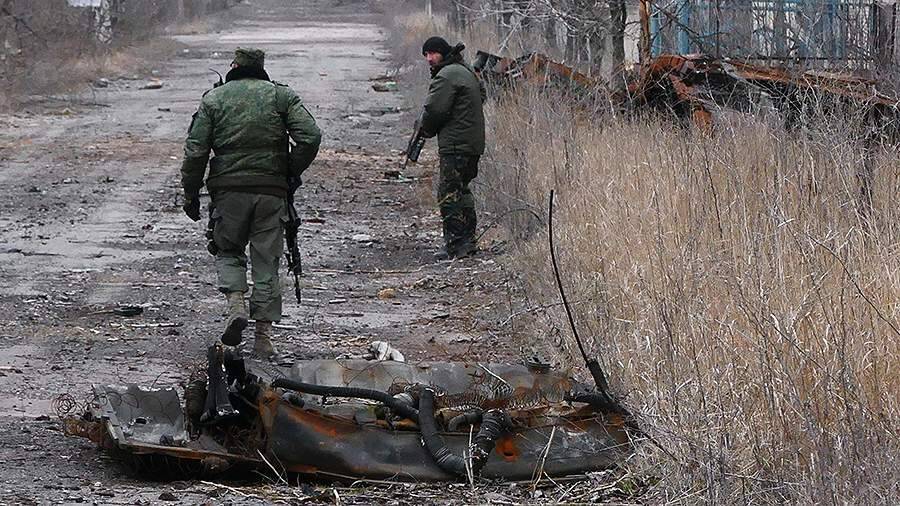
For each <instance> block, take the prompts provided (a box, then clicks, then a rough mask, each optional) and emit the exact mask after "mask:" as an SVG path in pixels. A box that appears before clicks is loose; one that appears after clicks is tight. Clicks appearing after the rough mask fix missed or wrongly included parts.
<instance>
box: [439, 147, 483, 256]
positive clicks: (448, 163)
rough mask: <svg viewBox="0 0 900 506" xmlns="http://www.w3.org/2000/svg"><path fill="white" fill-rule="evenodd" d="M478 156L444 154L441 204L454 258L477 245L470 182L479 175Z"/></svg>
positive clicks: (449, 246)
mask: <svg viewBox="0 0 900 506" xmlns="http://www.w3.org/2000/svg"><path fill="white" fill-rule="evenodd" d="M478 159H479V158H478V157H477V156H466V155H441V166H440V171H441V173H440V179H439V180H438V205H439V206H440V209H441V218H442V219H443V222H444V223H443V224H444V242H445V244H446V247H447V254H448V255H450V256H451V257H455V256H459V255H464V254H467V253H469V252H470V251H471V249H473V248H474V247H475V226H476V225H477V224H478V222H477V217H476V215H475V199H474V197H473V196H472V190H470V189H469V183H470V182H471V181H472V179H474V178H475V177H476V176H477V175H478Z"/></svg>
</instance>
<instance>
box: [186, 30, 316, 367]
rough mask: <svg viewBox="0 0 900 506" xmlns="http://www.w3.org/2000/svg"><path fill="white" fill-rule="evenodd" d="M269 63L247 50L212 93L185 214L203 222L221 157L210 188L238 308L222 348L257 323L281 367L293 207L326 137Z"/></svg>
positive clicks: (203, 114)
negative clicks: (205, 195) (283, 270)
mask: <svg viewBox="0 0 900 506" xmlns="http://www.w3.org/2000/svg"><path fill="white" fill-rule="evenodd" d="M264 61H265V54H264V53H263V52H262V51H260V50H257V49H241V48H238V50H237V51H236V52H235V57H234V62H232V65H231V70H230V71H229V72H228V74H227V76H226V78H225V83H224V84H223V85H221V86H218V87H216V88H214V89H212V90H210V91H208V92H207V93H206V94H204V96H203V99H202V100H201V102H200V107H199V109H198V110H197V112H196V113H195V114H194V119H193V121H192V122H191V126H190V129H189V132H188V138H187V141H186V142H185V145H184V162H183V163H182V166H181V184H182V186H183V188H184V195H185V204H184V211H185V213H186V214H187V215H188V216H189V217H190V218H191V219H192V220H194V221H197V220H199V219H200V200H199V194H200V189H201V188H202V187H203V185H204V174H205V172H206V164H207V161H208V160H209V155H210V151H212V152H213V155H214V156H213V158H212V160H209V175H208V176H207V177H206V181H205V184H206V188H207V189H208V190H209V193H210V195H211V196H212V204H211V205H210V222H211V227H212V240H213V242H214V244H213V245H212V246H211V251H216V250H217V251H216V252H215V255H216V272H217V274H218V288H219V291H220V292H222V293H224V294H225V296H226V301H227V305H228V320H227V322H226V325H225V331H224V332H223V334H222V342H223V343H225V344H227V345H230V346H234V345H237V344H239V343H240V342H241V339H242V332H243V330H244V328H246V326H247V323H248V317H249V318H254V319H256V329H255V341H254V346H253V349H254V352H255V353H256V355H257V356H260V357H263V358H272V357H273V356H275V349H274V347H273V345H272V322H277V321H278V320H280V319H281V283H280V279H279V277H278V267H279V263H280V260H281V255H282V251H283V247H284V245H283V242H284V239H283V238H284V236H283V229H282V225H283V223H284V221H285V220H286V219H287V207H286V204H287V200H286V199H287V196H288V195H289V193H291V194H292V193H293V192H294V191H295V190H296V189H297V187H298V186H299V185H300V174H301V173H302V172H303V171H304V170H305V169H306V168H307V167H309V165H310V163H312V161H313V159H315V157H316V153H317V152H318V149H319V141H320V140H321V133H320V132H319V128H318V127H317V126H316V122H315V120H314V119H313V117H312V115H310V113H309V111H307V110H306V108H305V107H304V106H303V103H302V102H301V101H300V97H298V96H297V94H296V93H295V92H294V91H293V90H292V89H291V88H289V87H287V86H285V85H282V84H278V83H275V82H273V81H271V80H270V79H269V76H268V75H267V74H266V72H265V70H264V68H263V64H264ZM289 139H290V140H292V141H293V143H294V146H293V148H292V149H289V147H288V146H289ZM248 243H249V245H250V264H251V267H252V273H251V276H252V278H253V293H252V294H251V295H250V312H249V315H248V313H247V308H246V305H245V302H244V294H245V293H246V292H247V291H248V286H247V255H246V248H247V245H248Z"/></svg>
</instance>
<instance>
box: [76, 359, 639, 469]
mask: <svg viewBox="0 0 900 506" xmlns="http://www.w3.org/2000/svg"><path fill="white" fill-rule="evenodd" d="M184 396H185V399H184V402H182V400H181V399H180V398H179V396H178V393H177V392H176V391H175V390H174V389H171V388H169V389H146V388H140V387H138V386H136V385H107V386H97V387H95V388H94V398H93V401H92V402H91V403H90V405H89V406H88V409H87V411H86V413H84V414H83V415H82V416H81V417H70V418H68V419H67V429H68V431H69V432H70V433H75V434H78V435H82V436H85V437H89V438H91V439H93V440H94V441H96V442H97V443H99V444H100V445H102V446H103V447H105V448H107V449H110V450H115V451H117V452H120V453H123V452H124V453H125V454H128V455H130V456H131V457H137V458H143V459H145V460H146V461H153V460H156V461H160V459H162V461H163V462H167V464H166V466H168V467H172V466H171V461H174V462H177V464H178V465H177V468H178V469H179V470H180V471H182V472H184V471H188V472H190V471H192V470H193V471H196V472H198V473H207V474H211V473H220V472H223V471H225V470H227V469H229V468H231V467H233V466H242V467H245V466H249V467H255V468H260V469H272V468H273V467H274V468H276V469H279V470H283V471H285V472H289V473H301V474H307V475H317V476H325V477H338V478H341V477H343V478H354V479H357V478H372V479H393V480H398V481H417V482H418V481H444V480H461V479H466V478H468V479H474V478H475V477H478V476H482V477H485V478H500V479H507V480H530V479H533V478H534V477H540V476H543V475H547V476H550V477H559V476H566V475H571V474H578V473H584V472H587V471H592V470H599V469H604V468H607V467H610V466H611V465H613V464H614V463H615V462H616V461H619V460H621V458H622V457H623V456H624V455H626V454H627V453H628V452H629V451H630V449H631V439H630V437H631V436H630V434H629V430H630V429H632V428H634V424H633V422H632V421H631V420H630V419H629V417H628V415H627V412H625V411H624V410H623V409H621V408H620V407H618V405H617V404H615V403H612V404H611V403H610V402H609V400H608V398H607V397H605V396H602V395H598V393H597V391H596V390H594V389H593V388H592V387H588V386H586V385H583V384H580V383H578V382H576V381H574V380H573V379H571V378H570V377H569V376H567V375H566V374H564V373H561V372H558V371H551V370H549V368H548V367H547V366H545V365H542V364H531V365H529V366H526V365H504V364H477V363H439V362H435V363H420V364H415V365H413V364H406V363H402V362H392V361H366V360H313V361H300V362H297V363H296V364H295V365H294V366H293V367H292V368H291V369H290V371H282V370H278V369H276V368H272V367H270V366H262V365H261V364H258V363H256V362H252V361H247V362H245V361H244V360H243V359H242V358H240V357H239V356H237V355H234V354H232V352H231V351H227V352H226V351H224V350H223V349H222V347H221V346H218V345H217V346H214V347H212V348H211V349H210V353H209V364H208V369H207V378H206V379H198V380H196V381H194V382H192V383H191V384H190V385H188V387H187V388H186V391H185V395H184Z"/></svg>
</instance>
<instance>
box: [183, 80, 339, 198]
mask: <svg viewBox="0 0 900 506" xmlns="http://www.w3.org/2000/svg"><path fill="white" fill-rule="evenodd" d="M229 74H230V73H229ZM288 136H290V138H291V139H292V140H293V141H294V142H295V143H296V145H295V146H294V147H293V149H292V150H291V152H290V153H288ZM320 140H321V132H320V131H319V128H318V127H317V126H316V122H315V120H314V119H313V117H312V116H311V115H310V114H309V112H308V111H307V110H306V108H305V107H304V106H303V103H302V102H301V101H300V97H298V96H297V94H296V93H295V92H294V91H293V90H292V89H290V88H289V87H287V86H284V85H279V84H276V83H273V82H272V81H267V80H263V79H237V80H233V81H229V82H226V83H225V84H224V85H222V86H219V87H218V88H215V89H213V90H210V91H209V92H208V93H206V95H205V96H204V97H203V100H202V101H201V102H200V107H199V109H198V110H197V112H196V114H194V120H193V121H192V122H191V127H190V130H189V132H188V138H187V141H185V145H184V162H183V163H182V166H181V184H182V186H183V188H184V192H185V195H186V196H187V197H188V198H192V197H193V196H194V195H197V194H198V193H199V192H200V189H201V188H202V187H203V184H204V181H203V176H204V173H205V171H206V163H207V160H208V159H209V155H210V151H212V152H213V153H214V155H215V156H214V157H213V158H212V160H209V176H208V177H207V178H206V187H207V188H208V189H209V191H210V193H215V192H216V191H220V190H234V189H243V190H245V191H254V192H258V193H268V194H271V195H278V196H284V195H286V194H287V191H288V178H289V177H294V178H299V177H300V174H301V173H302V172H303V171H304V170H305V169H306V168H307V167H308V166H309V164H310V163H312V161H313V159H314V158H315V156H316V153H317V152H318V149H319V142H320Z"/></svg>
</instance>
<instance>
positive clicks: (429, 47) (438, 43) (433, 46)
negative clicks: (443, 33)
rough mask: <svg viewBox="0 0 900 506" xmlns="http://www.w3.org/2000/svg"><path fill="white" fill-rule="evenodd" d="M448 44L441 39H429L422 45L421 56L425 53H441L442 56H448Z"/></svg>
mask: <svg viewBox="0 0 900 506" xmlns="http://www.w3.org/2000/svg"><path fill="white" fill-rule="evenodd" d="M450 49H451V48H450V44H448V43H447V41H446V40H444V39H443V38H441V37H430V38H429V39H428V40H426V41H425V44H422V54H423V55H424V54H425V53H441V54H442V55H444V56H447V55H448V54H450Z"/></svg>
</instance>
